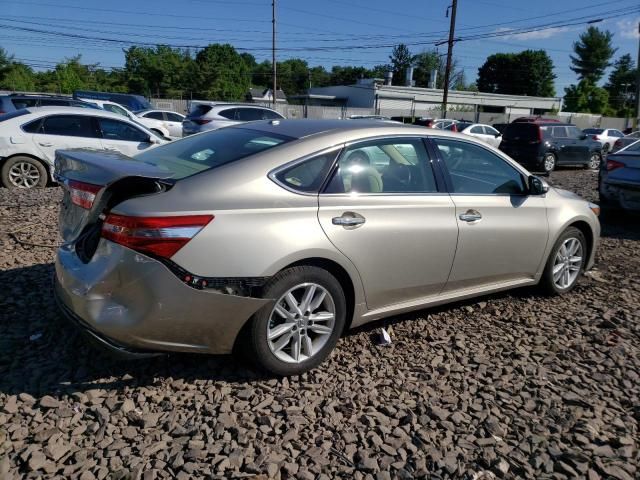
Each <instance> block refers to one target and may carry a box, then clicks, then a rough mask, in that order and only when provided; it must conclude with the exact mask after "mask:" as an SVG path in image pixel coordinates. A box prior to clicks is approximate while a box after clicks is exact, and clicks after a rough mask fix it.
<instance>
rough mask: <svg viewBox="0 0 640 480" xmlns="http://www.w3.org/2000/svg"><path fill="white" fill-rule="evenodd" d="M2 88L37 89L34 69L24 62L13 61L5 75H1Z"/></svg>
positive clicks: (0, 83)
mask: <svg viewBox="0 0 640 480" xmlns="http://www.w3.org/2000/svg"><path fill="white" fill-rule="evenodd" d="M0 88H4V89H7V90H15V91H21V92H29V91H34V90H35V89H36V84H35V77H34V74H33V70H31V68H30V67H28V66H27V65H25V64H23V63H19V62H13V63H12V64H11V65H10V66H9V67H8V69H7V70H6V73H5V74H4V76H2V77H0Z"/></svg>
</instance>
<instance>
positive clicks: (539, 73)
mask: <svg viewBox="0 0 640 480" xmlns="http://www.w3.org/2000/svg"><path fill="white" fill-rule="evenodd" d="M555 78H556V76H555V74H554V73H553V61H552V60H551V58H550V57H549V56H548V55H547V53H546V52H545V51H544V50H524V51H522V52H520V53H496V54H494V55H491V56H489V57H488V58H487V60H486V61H485V62H484V64H483V65H482V66H481V67H480V68H479V69H478V81H477V86H478V90H479V91H481V92H486V93H503V94H510V95H529V96H536V97H551V96H553V95H555V88H554V86H553V81H554V79H555Z"/></svg>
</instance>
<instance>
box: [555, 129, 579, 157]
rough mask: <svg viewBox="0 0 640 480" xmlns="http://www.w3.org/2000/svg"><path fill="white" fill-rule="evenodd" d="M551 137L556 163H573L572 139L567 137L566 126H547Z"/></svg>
mask: <svg viewBox="0 0 640 480" xmlns="http://www.w3.org/2000/svg"><path fill="white" fill-rule="evenodd" d="M549 128H550V129H551V137H552V138H553V144H554V146H555V153H556V159H557V162H558V164H567V163H573V162H574V158H575V154H574V152H573V150H574V149H573V146H574V145H573V144H574V142H573V140H572V139H571V138H569V134H568V132H567V127H564V126H561V127H549Z"/></svg>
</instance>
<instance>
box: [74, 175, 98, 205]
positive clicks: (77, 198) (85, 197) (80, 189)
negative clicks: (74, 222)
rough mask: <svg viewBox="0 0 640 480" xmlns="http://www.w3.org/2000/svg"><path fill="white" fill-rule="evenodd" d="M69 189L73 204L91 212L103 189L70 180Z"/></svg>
mask: <svg viewBox="0 0 640 480" xmlns="http://www.w3.org/2000/svg"><path fill="white" fill-rule="evenodd" d="M67 188H68V190H69V194H70V195H71V202H72V203H73V204H75V205H78V206H79V207H82V208H86V209H87V210H91V207H92V206H93V202H94V201H95V199H96V194H97V193H98V192H99V191H100V189H102V186H101V185H94V184H92V183H84V182H77V181H75V180H70V181H69V183H68V184H67Z"/></svg>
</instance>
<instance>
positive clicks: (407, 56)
mask: <svg viewBox="0 0 640 480" xmlns="http://www.w3.org/2000/svg"><path fill="white" fill-rule="evenodd" d="M389 60H390V61H391V71H393V84H394V85H404V81H405V76H406V73H407V68H409V67H410V66H411V63H412V61H413V57H412V56H411V52H410V51H409V47H407V46H406V45H405V44H404V43H401V44H399V45H396V46H395V47H393V51H392V52H391V55H390V56H389Z"/></svg>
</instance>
